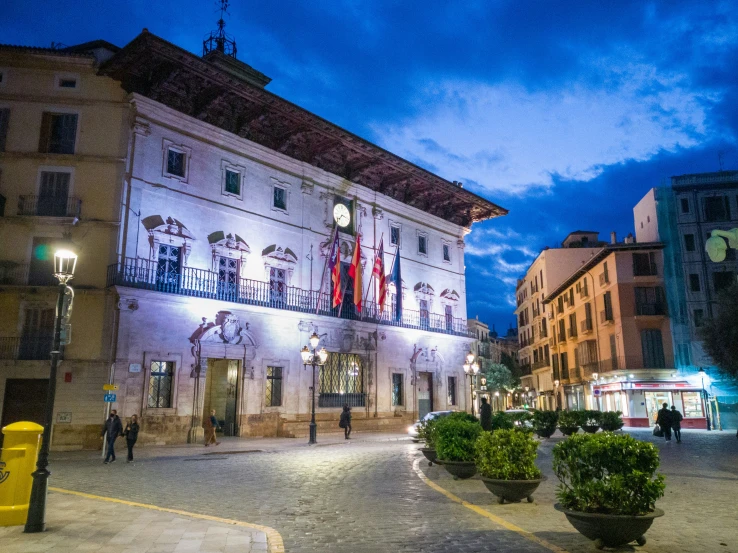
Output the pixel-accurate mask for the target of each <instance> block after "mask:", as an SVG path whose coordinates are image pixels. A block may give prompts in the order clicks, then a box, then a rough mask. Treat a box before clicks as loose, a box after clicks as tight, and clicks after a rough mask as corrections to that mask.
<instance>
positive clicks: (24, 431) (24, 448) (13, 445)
mask: <svg viewBox="0 0 738 553" xmlns="http://www.w3.org/2000/svg"><path fill="white" fill-rule="evenodd" d="M43 431H44V427H43V426H41V425H39V424H36V423H35V422H25V421H24V422H14V423H13V424H9V425H8V426H6V427H5V428H3V434H4V435H5V439H4V440H3V449H2V453H1V454H0V526H19V525H21V524H25V523H26V519H27V518H28V503H29V502H30V500H31V485H32V484H33V477H32V476H31V473H32V472H33V471H35V470H36V459H37V457H38V450H39V448H40V447H41V434H42V433H43Z"/></svg>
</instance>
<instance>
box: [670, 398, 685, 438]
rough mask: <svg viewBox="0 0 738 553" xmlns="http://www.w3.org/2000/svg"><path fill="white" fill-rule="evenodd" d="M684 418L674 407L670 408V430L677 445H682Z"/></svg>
mask: <svg viewBox="0 0 738 553" xmlns="http://www.w3.org/2000/svg"><path fill="white" fill-rule="evenodd" d="M683 418H684V417H683V416H682V414H681V413H680V412H679V411H677V408H676V405H672V406H671V428H672V430H673V431H674V437H675V438H676V441H677V443H678V444H680V443H682V419H683Z"/></svg>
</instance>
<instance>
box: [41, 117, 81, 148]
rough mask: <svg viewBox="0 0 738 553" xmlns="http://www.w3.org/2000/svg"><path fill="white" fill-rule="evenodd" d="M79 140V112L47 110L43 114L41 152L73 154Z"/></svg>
mask: <svg viewBox="0 0 738 553" xmlns="http://www.w3.org/2000/svg"><path fill="white" fill-rule="evenodd" d="M76 140H77V114H76V113H52V112H48V111H45V112H44V113H43V115H42V116H41V134H40V137H39V142H38V151H39V153H45V154H73V153H74V147H75V142H76Z"/></svg>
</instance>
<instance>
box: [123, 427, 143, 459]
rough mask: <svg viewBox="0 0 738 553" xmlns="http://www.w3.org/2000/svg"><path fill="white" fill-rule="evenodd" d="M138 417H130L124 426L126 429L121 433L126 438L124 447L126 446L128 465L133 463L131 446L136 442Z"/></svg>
mask: <svg viewBox="0 0 738 553" xmlns="http://www.w3.org/2000/svg"><path fill="white" fill-rule="evenodd" d="M139 428H140V427H139V426H138V417H137V416H136V415H131V422H129V423H128V424H127V425H126V429H125V430H124V431H123V435H124V436H125V437H126V445H127V446H128V461H127V462H128V463H130V462H132V461H133V446H134V445H136V440H138V430H139Z"/></svg>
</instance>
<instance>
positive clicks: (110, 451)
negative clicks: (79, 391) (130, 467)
mask: <svg viewBox="0 0 738 553" xmlns="http://www.w3.org/2000/svg"><path fill="white" fill-rule="evenodd" d="M122 433H123V425H122V424H121V422H120V418H119V417H118V411H116V410H115V409H113V410H112V411H110V416H109V417H108V420H106V421H105V424H104V425H103V429H102V434H101V435H100V436H101V437H103V436H104V437H105V439H106V443H107V453H106V454H105V461H104V462H105V464H106V465H107V464H108V463H115V439H116V438H117V437H118V436H120V435H121V434H122Z"/></svg>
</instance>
